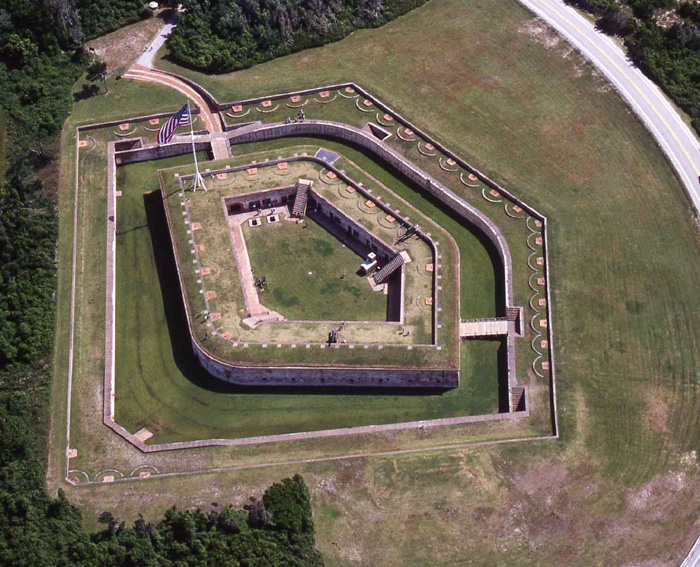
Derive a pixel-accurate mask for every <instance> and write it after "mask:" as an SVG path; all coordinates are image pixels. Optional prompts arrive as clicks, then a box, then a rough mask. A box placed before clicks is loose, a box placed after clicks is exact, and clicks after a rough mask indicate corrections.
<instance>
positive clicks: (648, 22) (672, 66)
mask: <svg viewBox="0 0 700 567" xmlns="http://www.w3.org/2000/svg"><path fill="white" fill-rule="evenodd" d="M569 2H570V3H572V4H575V5H577V6H579V7H581V8H583V9H585V10H587V11H589V12H591V13H592V14H595V15H596V16H598V20H597V25H598V27H599V28H600V29H601V30H603V31H605V32H606V33H609V34H613V35H619V36H621V37H624V38H625V45H626V47H627V49H628V52H629V55H630V57H631V58H632V60H633V61H634V62H635V63H636V64H637V65H638V66H639V68H640V69H642V70H643V71H644V72H645V73H646V74H647V75H648V76H649V77H651V78H652V79H653V80H654V81H655V82H656V83H657V84H658V85H659V86H660V87H661V88H662V89H663V90H664V91H665V92H666V93H667V94H668V95H669V96H670V97H671V98H672V99H673V100H674V101H675V103H676V104H678V106H680V107H681V108H683V110H685V111H686V112H687V113H688V114H689V115H690V116H691V118H692V119H693V126H694V127H695V129H696V130H697V131H698V132H699V133H700V5H699V4H697V3H696V2H694V1H693V0H683V1H680V2H679V1H677V0H622V1H617V0H569Z"/></svg>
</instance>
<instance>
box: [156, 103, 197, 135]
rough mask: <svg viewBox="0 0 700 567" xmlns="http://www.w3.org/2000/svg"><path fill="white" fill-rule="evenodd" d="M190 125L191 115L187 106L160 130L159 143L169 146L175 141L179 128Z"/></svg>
mask: <svg viewBox="0 0 700 567" xmlns="http://www.w3.org/2000/svg"><path fill="white" fill-rule="evenodd" d="M189 123H190V113H189V112H188V111H187V104H185V105H183V107H182V108H181V109H180V110H178V111H177V112H176V113H175V114H173V115H172V116H171V117H170V118H169V119H168V121H167V122H166V123H165V124H163V125H162V126H161V127H160V130H158V143H159V144H167V143H168V142H169V141H170V140H172V139H173V134H175V130H177V127H178V126H187V125H188V124H189Z"/></svg>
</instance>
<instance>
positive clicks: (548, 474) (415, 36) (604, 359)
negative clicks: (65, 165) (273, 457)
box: [162, 0, 700, 566]
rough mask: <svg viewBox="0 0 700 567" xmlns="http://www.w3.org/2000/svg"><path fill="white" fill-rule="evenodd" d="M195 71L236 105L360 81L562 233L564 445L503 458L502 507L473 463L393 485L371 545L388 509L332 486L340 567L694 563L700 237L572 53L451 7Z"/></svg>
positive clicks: (507, 16)
mask: <svg viewBox="0 0 700 567" xmlns="http://www.w3.org/2000/svg"><path fill="white" fill-rule="evenodd" d="M162 64H163V66H164V67H165V68H173V67H170V64H169V63H167V62H162ZM176 70H177V72H180V73H185V74H187V75H188V76H190V77H192V78H194V79H195V80H197V81H201V83H202V84H203V85H205V86H206V87H207V88H208V89H209V90H210V91H211V92H213V94H214V95H215V96H217V97H218V98H219V99H220V100H222V101H227V100H240V99H243V98H245V97H247V96H249V95H259V94H262V93H276V92H287V91H290V90H293V89H296V88H308V87H310V86H314V85H322V84H329V83H333V82H337V81H347V80H354V81H357V82H358V83H359V84H361V85H362V86H364V87H366V88H368V89H369V90H370V91H371V92H373V93H374V94H376V95H378V96H379V97H380V98H381V99H382V100H384V101H386V102H388V103H389V104H390V105H393V106H395V108H396V109H397V110H399V111H400V112H402V114H404V115H405V116H406V117H407V118H409V119H411V120H413V121H414V122H415V123H416V124H417V125H419V126H420V127H422V128H425V129H426V130H427V131H429V132H430V133H431V134H432V135H433V136H435V137H436V138H437V139H438V140H440V141H441V142H443V143H445V144H446V145H447V146H448V147H449V148H450V149H452V150H454V151H456V152H457V153H459V154H460V155H462V156H463V157H465V158H466V159H467V160H469V161H471V162H472V163H473V164H474V165H475V166H477V167H478V168H480V169H481V170H482V171H484V172H486V173H487V174H489V175H490V176H492V177H493V178H495V179H496V180H497V181H499V182H501V183H503V184H504V185H505V186H506V187H508V188H509V189H510V190H512V191H513V192H514V193H515V194H516V195H518V196H520V197H522V198H523V199H524V200H525V201H526V202H527V203H529V204H531V205H533V206H535V207H537V208H538V209H539V210H540V211H542V212H543V213H545V214H546V215H547V216H548V217H549V219H550V223H549V226H550V233H549V238H550V241H549V245H550V247H549V258H550V268H551V277H552V281H551V283H552V309H553V314H554V316H553V321H552V323H553V326H554V330H555V333H556V334H555V342H554V348H555V355H556V361H557V376H558V383H557V392H558V396H559V410H560V413H559V417H560V425H561V434H562V440H561V441H560V442H559V444H551V445H550V446H549V447H547V446H543V445H542V444H533V445H529V446H528V445H527V444H519V445H518V446H517V447H512V448H494V449H491V450H490V451H489V452H488V454H487V455H484V456H483V457H482V462H481V464H482V465H483V464H484V462H486V461H488V462H489V463H491V464H494V463H496V465H497V466H496V470H493V469H492V468H490V467H485V466H484V467H483V468H482V469H479V468H478V467H477V468H476V469H474V470H475V471H476V470H484V471H487V472H486V473H485V474H487V475H492V477H493V478H495V479H496V480H495V481H494V482H497V483H500V487H501V488H500V489H497V490H494V492H492V493H490V494H491V495H492V498H489V501H480V500H479V497H478V496H473V497H469V498H468V499H467V501H464V500H462V499H460V498H459V497H458V496H455V494H454V492H453V490H452V486H453V485H454V483H455V482H457V479H458V478H462V477H461V476H459V475H461V474H463V470H462V468H461V466H458V465H455V466H454V472H452V473H449V472H448V473H444V474H443V473H439V475H438V474H435V475H434V476H433V481H434V482H435V483H437V482H442V483H443V484H444V486H443V487H442V488H440V487H437V486H435V485H431V486H430V487H429V488H428V487H427V486H424V487H423V488H422V489H421V492H420V497H417V498H411V499H408V498H407V497H406V495H407V493H408V492H410V489H411V487H412V486H413V482H414V481H413V480H412V478H411V477H407V476H404V477H402V480H401V482H394V481H393V480H392V481H391V482H388V484H389V485H390V487H391V489H392V490H393V493H392V496H389V497H387V498H386V500H384V501H383V503H382V505H383V506H384V507H385V508H386V509H389V510H391V514H389V513H387V514H385V515H383V516H382V519H383V521H384V523H383V524H381V525H382V526H383V527H382V529H381V530H379V531H375V530H361V529H358V526H360V525H361V522H360V520H359V518H362V517H366V515H367V510H372V511H373V513H374V512H375V511H376V510H377V509H378V505H377V502H376V500H373V499H372V498H366V499H364V500H362V501H361V502H360V501H357V502H355V503H350V501H351V500H353V498H352V497H347V494H346V493H344V492H343V491H339V492H338V493H337V494H336V493H333V492H332V491H330V490H328V489H324V488H322V487H321V488H319V493H320V494H321V495H323V497H324V498H327V499H328V501H329V502H330V503H331V504H332V505H334V506H335V507H336V508H337V510H338V514H339V517H338V518H337V519H333V518H329V519H328V520H327V522H328V523H327V524H325V525H324V527H323V528H321V531H322V535H321V536H320V539H321V541H322V542H323V543H322V546H323V549H324V551H325V552H326V553H327V554H328V557H329V558H331V559H330V560H329V564H330V565H348V564H352V563H353V560H352V559H350V558H353V557H354V558H357V561H356V562H357V563H359V564H363V565H370V564H382V565H407V564H410V565H454V564H458V563H459V562H464V561H465V560H469V561H472V562H473V563H474V564H483V565H487V564H518V565H538V566H541V565H561V564H567V565H585V566H588V565H611V564H619V565H632V564H634V563H635V562H637V563H639V564H641V563H644V562H652V561H656V562H657V563H659V564H677V563H679V562H680V560H679V558H680V556H681V555H682V553H683V552H684V551H685V550H687V547H688V544H689V542H690V541H692V539H693V538H694V537H695V536H696V535H697V533H696V532H695V531H694V529H693V527H692V526H693V522H695V520H696V519H697V505H698V503H697V500H696V499H695V496H694V494H697V493H700V490H699V488H700V481H698V465H697V456H696V455H697V452H698V451H700V412H698V411H697V408H698V405H699V404H700V389H699V388H698V383H700V350H699V349H698V347H697V345H699V344H700V303H699V302H698V301H697V297H696V296H697V293H696V289H697V282H698V281H700V252H699V247H698V229H697V226H696V224H695V223H694V220H693V218H692V215H691V209H690V206H689V203H688V200H687V198H686V196H685V194H684V192H683V190H682V187H681V186H680V184H679V183H678V181H677V180H676V178H675V177H674V174H673V172H672V170H671V168H670V167H669V165H668V163H667V162H666V160H665V159H664V157H663V155H662V153H661V152H660V150H659V149H658V147H657V146H656V144H655V142H654V140H653V139H652V137H651V136H650V135H649V133H648V132H647V131H646V130H645V129H644V128H643V126H642V125H641V124H640V123H639V122H638V120H637V119H636V118H635V117H634V116H633V115H632V113H631V112H630V111H629V109H628V108H627V107H626V105H625V104H624V103H623V101H622V100H621V99H620V97H619V96H618V95H617V94H616V93H615V92H614V91H613V90H612V88H611V87H610V86H609V85H608V84H607V83H605V82H604V81H603V80H602V79H601V78H600V77H599V76H598V75H597V74H596V73H595V72H593V71H592V69H591V68H590V66H588V64H587V63H585V61H583V60H582V58H581V57H579V56H578V55H577V54H576V53H575V52H574V51H573V50H572V49H571V48H570V46H568V45H566V44H565V43H564V42H563V41H562V40H560V39H559V38H558V37H557V36H555V35H554V34H552V33H551V32H550V31H548V30H547V28H546V26H543V25H542V23H541V22H539V21H538V20H536V19H535V18H534V17H533V16H532V15H531V14H530V13H529V12H527V11H526V10H525V9H524V8H522V7H521V6H520V5H519V4H518V3H517V2H515V1H513V0H495V1H492V2H483V3H475V2H467V1H464V0H432V1H431V2H429V3H427V4H426V5H425V6H423V7H421V8H419V9H417V10H415V11H413V12H411V13H409V14H408V15H406V16H405V17H402V18H400V19H399V20H397V21H395V22H392V23H390V24H389V25H387V26H385V27H383V28H381V29H378V30H367V31H359V32H355V33H354V34H352V36H351V37H349V38H347V39H346V40H344V41H342V42H339V43H337V44H333V45H329V46H325V47H322V48H319V49H314V50H310V51H306V52H303V53H299V54H296V55H293V56H290V57H286V58H283V59H279V60H277V61H273V62H270V63H268V64H265V65H261V66H258V67H255V68H252V69H250V70H247V71H244V72H240V73H235V74H232V75H225V76H213V75H212V76H208V75H203V74H198V73H192V72H190V71H187V70H183V69H179V68H177V69H176ZM456 460H458V459H456ZM361 468H362V470H363V472H364V474H365V475H370V476H372V475H374V476H373V478H376V477H377V476H380V474H381V473H380V472H379V471H378V468H379V465H377V467H374V466H373V465H367V466H366V467H361ZM387 468H388V469H389V470H391V467H390V466H389V465H387ZM406 468H408V469H413V470H414V472H415V468H416V467H412V466H410V465H408V466H407V467H406ZM448 468H449V467H448ZM450 470H452V469H450ZM538 471H541V472H539V473H538ZM554 471H557V474H554ZM474 474H475V475H477V477H478V473H477V472H475V473H474ZM674 475H682V476H681V477H676V476H674ZM399 477H400V475H399ZM392 478H393V477H392ZM672 478H682V482H680V483H679V484H678V485H677V488H676V489H674V488H673V487H670V485H668V483H670V482H671V481H670V480H669V479H672ZM524 479H538V482H535V481H534V480H531V481H528V483H525V480H524ZM521 481H522V482H521ZM474 482H479V481H478V480H474ZM484 482H487V481H486V480H484ZM348 490H351V488H348ZM352 490H355V492H353V494H355V493H360V492H361V490H362V488H360V487H359V486H356V487H354V488H352ZM642 494H648V495H651V496H650V497H649V498H647V499H646V500H644V499H643V498H642V497H641V496H640V495H642ZM319 498H320V496H319ZM574 503H575V504H574ZM661 503H663V505H664V506H665V508H663V510H660V508H659V506H660V504H661ZM452 509H453V510H456V511H454V513H453V514H452V515H451V516H450V515H447V516H446V515H445V514H446V513H445V514H442V513H441V512H440V511H439V510H452ZM420 514H423V515H420ZM416 515H418V516H416ZM418 518H420V519H418ZM407 526H410V529H406V528H407ZM515 528H517V530H515ZM345 533H348V534H353V536H352V538H350V536H347V537H345V536H344V535H343V534H345ZM397 534H401V535H400V536H399V535H397ZM621 534H627V535H626V536H623V535H621ZM331 542H336V543H337V544H338V546H339V547H337V546H336V545H332V544H331ZM465 558H466V559H465Z"/></svg>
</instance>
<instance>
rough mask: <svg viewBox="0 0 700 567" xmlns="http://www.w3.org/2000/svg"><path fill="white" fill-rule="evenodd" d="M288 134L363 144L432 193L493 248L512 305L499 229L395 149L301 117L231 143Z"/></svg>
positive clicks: (507, 256)
mask: <svg viewBox="0 0 700 567" xmlns="http://www.w3.org/2000/svg"><path fill="white" fill-rule="evenodd" d="M291 136H310V137H314V136H316V137H318V136H321V137H329V138H336V139H340V140H344V141H347V142H351V143H353V144H356V145H358V146H361V147H363V148H366V149H367V150H369V151H370V152H372V154H374V155H376V156H377V157H379V158H381V159H382V160H384V161H385V162H386V163H388V164H389V165H390V166H391V167H393V168H394V169H396V170H397V171H399V172H400V173H401V174H402V175H405V176H406V177H407V178H408V179H410V180H411V181H413V182H414V183H415V184H417V185H418V186H420V187H422V188H423V189H425V190H426V191H427V192H428V193H430V194H431V195H432V196H433V197H435V198H437V199H438V200H439V201H441V202H442V203H444V204H446V205H447V206H449V207H450V208H452V209H454V210H455V211H456V212H458V213H459V214H460V215H461V216H462V217H464V218H465V219H466V220H468V221H469V222H470V223H471V224H472V225H474V226H475V227H476V228H477V229H479V230H480V231H481V232H482V233H483V234H484V236H486V238H488V240H489V241H490V242H491V243H492V244H493V246H494V247H495V249H496V250H497V252H498V255H499V257H500V260H501V264H502V267H503V271H504V278H503V285H504V288H505V289H504V290H503V292H504V297H505V300H506V305H505V307H506V308H508V307H513V271H512V260H511V256H510V250H509V248H508V243H507V242H506V239H505V238H504V236H503V234H502V233H501V231H500V229H499V228H498V227H497V226H496V225H495V224H494V223H493V221H491V219H489V218H488V217H487V216H486V215H484V214H483V213H482V212H481V211H479V210H478V209H476V208H474V207H473V206H471V205H470V204H469V203H467V202H466V201H464V199H461V198H460V197H459V196H458V195H456V194H455V193H453V192H452V191H450V190H449V189H447V188H446V187H445V186H444V185H442V184H441V183H440V182H439V181H437V180H436V179H434V178H433V177H432V176H430V175H428V174H427V173H425V172H423V171H422V170H420V169H419V168H418V167H417V166H415V165H414V164H412V163H411V162H410V161H409V160H407V159H406V158H404V157H403V156H402V155H400V154H399V153H398V152H396V151H395V150H393V149H392V148H390V147H388V146H387V145H386V144H383V143H382V142H380V141H379V140H377V139H376V138H374V136H372V135H370V134H367V133H365V132H363V131H362V130H360V129H358V128H355V127H353V126H348V125H347V124H340V123H337V122H330V121H325V120H305V121H303V122H292V123H290V124H270V125H261V126H260V127H259V128H258V129H256V130H253V131H251V132H246V133H244V134H240V135H237V136H235V137H233V138H232V139H231V143H232V144H244V143H250V142H260V141H265V140H273V139H277V138H285V137H291Z"/></svg>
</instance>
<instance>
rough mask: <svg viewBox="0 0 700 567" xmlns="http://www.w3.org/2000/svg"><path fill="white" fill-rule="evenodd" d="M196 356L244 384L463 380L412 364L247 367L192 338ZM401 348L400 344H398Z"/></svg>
mask: <svg viewBox="0 0 700 567" xmlns="http://www.w3.org/2000/svg"><path fill="white" fill-rule="evenodd" d="M192 348H193V350H194V353H195V356H196V357H197V359H198V360H199V363H200V364H201V365H202V367H203V368H204V369H205V370H206V371H207V372H209V373H210V374H211V375H212V376H215V377H216V378H218V379H220V380H223V381H225V382H229V383H231V384H238V385H241V386H324V387H327V386H334V387H353V388H435V389H440V390H447V389H451V388H456V387H457V386H458V385H459V384H458V382H459V372H458V371H457V370H439V369H436V370H418V369H410V368H339V367H335V368H333V367H329V368H323V367H293V366H290V367H264V366H255V367H245V366H235V365H232V364H230V363H226V362H223V361H220V360H218V359H216V358H214V357H212V356H211V355H209V354H207V353H206V352H204V351H203V350H202V349H201V347H200V346H199V345H198V344H197V342H196V341H194V340H193V341H192ZM397 348H399V347H397Z"/></svg>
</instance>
